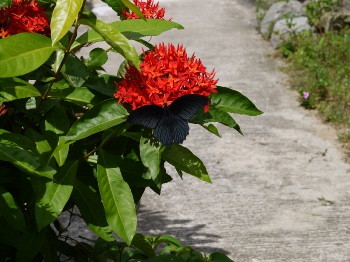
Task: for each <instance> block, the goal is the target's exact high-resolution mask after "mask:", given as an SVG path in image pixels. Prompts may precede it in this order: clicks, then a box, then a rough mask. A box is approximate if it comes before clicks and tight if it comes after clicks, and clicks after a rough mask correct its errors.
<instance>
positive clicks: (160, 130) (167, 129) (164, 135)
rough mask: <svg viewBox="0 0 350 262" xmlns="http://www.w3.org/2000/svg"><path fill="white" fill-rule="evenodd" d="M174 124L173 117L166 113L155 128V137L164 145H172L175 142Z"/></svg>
mask: <svg viewBox="0 0 350 262" xmlns="http://www.w3.org/2000/svg"><path fill="white" fill-rule="evenodd" d="M172 129H173V125H172V123H171V119H170V117H169V116H167V115H166V114H163V117H162V118H161V119H160V120H159V122H158V124H157V126H156V128H155V129H154V136H155V138H156V139H157V140H158V141H160V142H162V144H163V145H166V146H171V145H172V144H173V141H174V138H173V132H172Z"/></svg>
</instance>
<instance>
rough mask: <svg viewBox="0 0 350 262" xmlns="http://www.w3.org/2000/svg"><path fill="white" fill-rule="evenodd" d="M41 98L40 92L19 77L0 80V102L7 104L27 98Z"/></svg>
mask: <svg viewBox="0 0 350 262" xmlns="http://www.w3.org/2000/svg"><path fill="white" fill-rule="evenodd" d="M34 96H41V94H40V92H39V91H38V90H37V89H36V88H35V87H34V86H33V85H31V84H29V83H28V82H26V81H24V80H21V79H19V78H17V77H13V78H2V79H1V78H0V101H1V102H7V101H12V100H17V99H21V98H26V97H34Z"/></svg>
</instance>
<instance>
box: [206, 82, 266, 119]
mask: <svg viewBox="0 0 350 262" xmlns="http://www.w3.org/2000/svg"><path fill="white" fill-rule="evenodd" d="M217 91H218V92H217V93H212V94H211V95H210V100H211V103H212V104H213V105H214V106H215V107H217V108H219V109H222V110H223V111H225V112H229V113H235V114H242V115H249V116H257V115H261V114H262V113H263V112H262V111H260V110H259V109H257V108H256V106H255V105H254V104H253V103H252V102H251V101H250V100H249V99H248V98H247V97H245V96H244V95H242V94H241V93H240V92H238V91H235V90H232V89H230V88H227V87H222V86H218V87H217Z"/></svg>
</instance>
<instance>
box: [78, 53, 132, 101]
mask: <svg viewBox="0 0 350 262" xmlns="http://www.w3.org/2000/svg"><path fill="white" fill-rule="evenodd" d="M126 61H127V60H126ZM119 80H120V78H118V77H116V76H113V75H105V74H103V75H99V76H91V77H89V79H88V80H86V81H85V83H84V85H83V86H85V87H89V88H91V89H93V90H96V91H97V92H99V93H101V94H104V95H107V96H109V97H114V96H113V95H114V93H115V90H116V89H117V86H116V84H115V82H118V81H119Z"/></svg>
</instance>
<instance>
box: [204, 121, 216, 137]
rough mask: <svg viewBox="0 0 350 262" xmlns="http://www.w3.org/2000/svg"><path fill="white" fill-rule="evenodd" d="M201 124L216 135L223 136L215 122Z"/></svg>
mask: <svg viewBox="0 0 350 262" xmlns="http://www.w3.org/2000/svg"><path fill="white" fill-rule="evenodd" d="M201 126H202V127H204V128H205V129H206V130H208V131H209V132H210V133H213V134H214V135H216V136H218V137H221V135H220V133H219V131H218V129H217V128H216V126H214V125H213V124H209V125H207V126H206V125H201Z"/></svg>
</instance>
